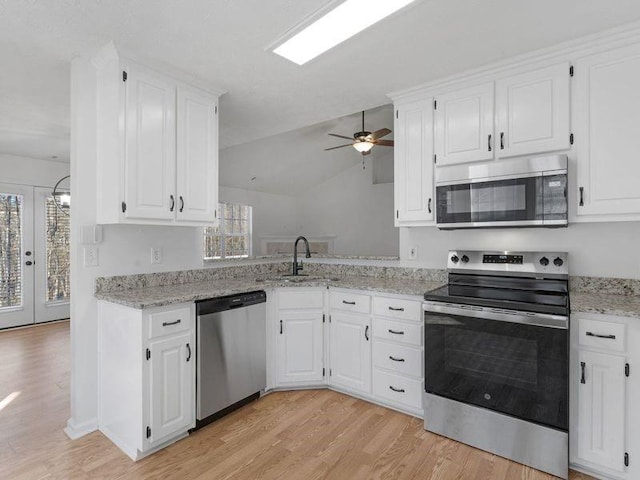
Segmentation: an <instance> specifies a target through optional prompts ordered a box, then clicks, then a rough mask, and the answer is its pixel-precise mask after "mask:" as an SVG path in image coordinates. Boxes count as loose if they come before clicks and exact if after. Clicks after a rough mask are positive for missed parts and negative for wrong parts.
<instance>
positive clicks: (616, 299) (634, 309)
mask: <svg viewBox="0 0 640 480" xmlns="http://www.w3.org/2000/svg"><path fill="white" fill-rule="evenodd" d="M570 298H571V312H572V313H580V312H584V313H603V314H606V315H617V316H620V317H639V318H640V296H637V295H614V294H610V293H573V292H572V293H571V297H570Z"/></svg>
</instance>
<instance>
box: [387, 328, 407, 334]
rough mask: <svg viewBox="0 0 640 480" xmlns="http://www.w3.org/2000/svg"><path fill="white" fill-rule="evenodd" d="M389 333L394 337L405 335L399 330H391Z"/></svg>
mask: <svg viewBox="0 0 640 480" xmlns="http://www.w3.org/2000/svg"><path fill="white" fill-rule="evenodd" d="M389 333H393V334H394V335H404V332H401V331H399V330H391V329H389Z"/></svg>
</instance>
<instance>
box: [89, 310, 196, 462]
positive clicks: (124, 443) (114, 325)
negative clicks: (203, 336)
mask: <svg viewBox="0 0 640 480" xmlns="http://www.w3.org/2000/svg"><path fill="white" fill-rule="evenodd" d="M194 339H195V305H194V304H193V303H190V304H180V305H171V306H170V307H159V308H152V309H148V310H139V309H135V308H129V307H124V306H121V305H116V304H113V303H109V302H102V301H101V302H98V359H99V360H98V389H99V398H100V402H99V407H98V426H99V429H100V431H101V432H102V433H104V435H106V436H107V437H108V438H109V439H110V440H111V441H113V442H114V443H115V444H116V445H117V446H118V447H120V448H121V449H122V450H123V451H124V452H125V453H126V454H127V455H129V457H131V458H132V459H133V460H138V459H140V458H142V457H144V456H146V455H148V454H149V453H151V452H154V451H156V450H158V449H160V448H162V447H164V446H166V445H168V444H169V443H172V442H174V441H176V440H178V439H180V438H182V437H184V436H186V435H187V433H188V430H189V429H191V428H193V427H195V372H196V370H195V364H196V361H195V360H196V350H195V348H196V347H195V341H194Z"/></svg>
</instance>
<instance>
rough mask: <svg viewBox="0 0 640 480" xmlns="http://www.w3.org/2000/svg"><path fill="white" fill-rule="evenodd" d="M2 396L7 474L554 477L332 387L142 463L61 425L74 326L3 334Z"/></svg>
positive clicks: (229, 422) (273, 399) (242, 416)
mask: <svg viewBox="0 0 640 480" xmlns="http://www.w3.org/2000/svg"><path fill="white" fill-rule="evenodd" d="M16 392H19V394H16ZM16 395H17V396H16ZM12 397H15V398H14V399H13V401H11V402H10V403H7V402H8V400H5V399H10V398H12ZM0 402H3V403H0V407H2V405H4V406H3V407H2V408H1V409H0V479H3V480H4V479H16V480H21V479H26V480H35V479H47V480H52V479H64V480H67V479H82V480H84V479H91V480H96V479H176V480H178V479H180V480H184V479H189V480H205V479H257V478H261V479H303V480H313V479H338V480H341V479H434V480H436V479H438V480H449V479H463V480H464V479H473V480H514V479H521V480H543V479H551V478H553V477H551V476H549V475H546V474H543V473H541V472H538V471H536V470H532V469H530V468H527V467H523V466H521V465H518V464H516V463H513V462H510V461H508V460H505V459H503V458H500V457H496V456H495V455H491V454H489V453H486V452H482V451H480V450H476V449H474V448H471V447H468V446H466V445H463V444H461V443H457V442H454V441H452V440H448V439H446V438H444V437H440V436H438V435H433V434H431V433H428V432H426V431H424V430H423V428H422V421H421V420H419V419H416V418H413V417H409V416H407V415H403V414H400V413H397V412H393V411H391V410H387V409H385V408H382V407H378V406H375V405H372V404H370V403H367V402H364V401H361V400H357V399H355V398H352V397H349V396H347V395H342V394H339V393H336V392H332V391H329V390H308V391H298V392H282V393H274V394H271V395H267V396H266V397H263V398H262V399H260V400H258V401H257V402H254V403H252V404H250V405H247V406H245V407H244V408H243V409H241V410H239V411H236V412H234V413H233V414H231V415H229V416H227V417H225V418H223V419H221V420H219V421H218V422H215V423H213V424H211V425H209V426H207V427H205V428H203V429H202V430H200V431H198V432H196V433H194V434H192V435H191V436H190V437H189V438H186V439H184V440H182V441H180V442H177V443H176V444H174V445H172V446H170V447H168V448H166V449H165V450H163V451H161V452H158V453H157V454H155V455H152V456H151V457H148V458H146V459H143V460H141V461H139V462H137V463H134V462H132V461H131V460H129V458H128V457H127V456H125V455H124V454H123V453H122V452H120V450H118V449H117V448H116V447H115V446H114V445H113V444H111V442H109V441H108V440H107V439H106V438H105V437H104V436H102V434H100V433H98V432H95V433H92V434H90V435H87V436H85V437H83V438H81V439H79V440H75V441H71V440H69V439H68V438H67V437H66V436H65V434H64V433H63V431H62V429H63V427H64V426H65V424H66V421H67V418H68V417H69V324H68V322H62V323H56V324H48V325H42V326H38V327H33V328H28V329H20V330H13V331H0ZM495 434H496V435H499V432H495ZM570 478H571V479H572V480H585V479H588V478H591V477H587V476H586V475H581V474H578V473H576V472H571V477H570Z"/></svg>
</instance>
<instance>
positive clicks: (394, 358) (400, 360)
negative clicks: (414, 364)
mask: <svg viewBox="0 0 640 480" xmlns="http://www.w3.org/2000/svg"><path fill="white" fill-rule="evenodd" d="M389 360H393V361H394V362H404V358H396V357H392V356H391V355H389Z"/></svg>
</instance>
